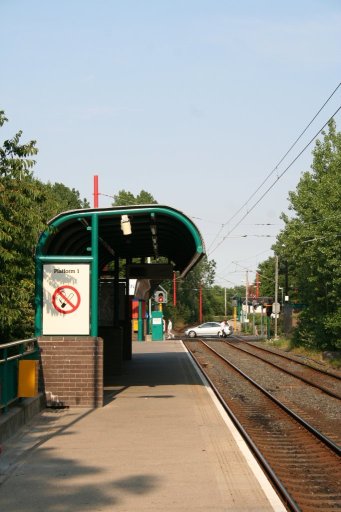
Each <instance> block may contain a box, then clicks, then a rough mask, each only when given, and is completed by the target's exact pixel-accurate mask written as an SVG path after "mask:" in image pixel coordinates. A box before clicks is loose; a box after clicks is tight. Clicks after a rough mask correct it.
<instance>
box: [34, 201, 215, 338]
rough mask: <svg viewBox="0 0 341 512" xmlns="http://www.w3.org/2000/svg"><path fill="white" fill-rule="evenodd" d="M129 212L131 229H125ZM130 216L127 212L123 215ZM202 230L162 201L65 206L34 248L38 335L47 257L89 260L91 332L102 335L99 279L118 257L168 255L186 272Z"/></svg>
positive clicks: (200, 251) (198, 254) (200, 252)
mask: <svg viewBox="0 0 341 512" xmlns="http://www.w3.org/2000/svg"><path fill="white" fill-rule="evenodd" d="M123 215H126V216H128V220H129V222H130V226H131V234H129V235H126V234H124V233H123V230H122V225H121V221H122V216H123ZM125 219H126V218H125ZM204 254H205V248H204V242H203V239H202V236H201V234H200V232H199V230H198V228H197V227H196V226H195V224H194V223H193V222H192V221H191V220H190V219H189V218H188V217H187V216H186V215H185V214H184V213H182V212H180V211H178V210H176V209H174V208H171V207H169V206H163V205H137V206H128V207H127V206H121V207H114V208H96V209H83V210H72V211H67V212H63V213H61V214H60V215H58V216H56V217H54V218H53V219H51V220H50V221H49V222H48V227H47V229H46V230H45V231H44V232H43V233H42V235H41V236H40V239H39V241H38V244H37V248H36V293H35V301H36V321H35V330H36V336H39V335H41V334H42V300H43V299H42V298H43V289H42V288H43V285H42V283H43V264H44V263H84V262H88V263H90V272H91V280H90V283H91V290H90V309H91V311H90V316H91V328H90V332H91V335H92V336H97V335H98V279H99V275H100V271H101V270H102V269H103V268H104V267H105V265H107V264H108V263H109V262H111V261H112V260H114V259H116V260H117V259H125V260H126V261H127V262H129V261H131V260H132V259H137V258H140V260H141V261H145V260H146V259H147V258H154V259H157V258H159V257H164V258H166V259H167V260H168V262H169V263H170V264H171V265H172V266H173V270H174V271H178V272H179V273H180V276H181V277H184V276H185V275H186V274H187V273H188V272H189V271H190V270H191V269H192V268H193V267H194V266H195V265H196V264H197V263H198V262H199V261H200V259H201V258H202V257H203V256H204Z"/></svg>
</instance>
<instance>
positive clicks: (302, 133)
mask: <svg viewBox="0 0 341 512" xmlns="http://www.w3.org/2000/svg"><path fill="white" fill-rule="evenodd" d="M340 86H341V82H339V84H338V85H337V86H336V87H335V89H334V90H333V92H332V93H331V94H330V95H329V97H328V98H327V99H326V101H325V102H324V103H323V105H322V106H321V107H320V108H319V110H318V111H317V112H316V114H315V115H314V117H313V118H312V119H311V121H310V122H309V123H308V124H307V126H306V127H305V128H304V130H303V131H302V132H301V133H300V135H299V136H298V137H297V138H296V140H295V141H294V142H293V143H292V144H291V146H290V147H289V149H288V150H287V151H286V153H285V154H284V155H283V156H282V158H281V159H280V161H279V162H278V163H277V164H276V166H275V167H274V168H273V169H272V171H271V172H270V173H269V174H268V175H267V176H266V177H265V178H264V180H263V181H262V183H261V184H260V185H259V186H258V188H257V189H256V190H255V191H254V192H253V193H252V194H251V195H250V196H249V197H248V199H247V200H246V201H245V203H243V205H242V206H241V207H240V208H239V209H238V210H237V211H236V212H235V213H234V214H233V215H232V217H230V218H229V219H228V220H227V221H226V222H224V223H222V224H221V227H220V230H219V231H218V233H217V235H216V236H215V238H214V239H213V241H212V242H211V244H210V246H209V247H208V251H210V249H211V247H212V246H213V245H214V243H215V242H216V240H217V239H218V238H219V236H220V234H221V232H222V231H223V229H224V227H225V226H226V225H227V224H229V223H230V222H231V221H232V220H233V219H234V218H235V217H237V215H238V214H239V213H240V212H241V211H242V210H243V208H245V206H246V205H247V204H248V203H249V202H250V201H251V199H252V198H253V197H254V196H255V195H256V194H257V192H258V191H259V190H260V189H261V188H262V187H263V185H264V184H265V183H266V182H267V181H268V179H269V178H270V177H271V176H272V175H273V173H274V172H275V171H277V170H278V167H279V166H280V164H281V163H282V162H283V161H284V159H285V158H286V157H287V156H288V154H289V153H290V152H291V151H292V149H293V148H294V147H295V146H296V144H297V143H298V141H299V140H300V139H301V138H302V137H303V135H304V134H305V133H306V131H307V130H308V128H309V127H310V126H311V125H312V123H313V122H314V121H315V119H316V118H317V116H318V115H319V114H320V113H321V111H322V110H323V109H324V107H325V106H326V105H327V103H328V102H329V101H330V100H331V98H332V97H333V96H334V94H335V93H336V92H337V90H338V89H339V88H340ZM334 115H335V114H334ZM328 122H329V121H328ZM322 129H323V128H322ZM320 131H321V130H320ZM320 131H319V132H318V133H320ZM219 245H220V244H219ZM214 250H215V249H213V250H212V251H211V252H213V251H214Z"/></svg>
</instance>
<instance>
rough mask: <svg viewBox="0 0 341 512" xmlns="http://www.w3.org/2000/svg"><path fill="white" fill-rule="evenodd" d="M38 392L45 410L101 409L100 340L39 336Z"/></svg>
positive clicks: (101, 373)
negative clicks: (44, 397)
mask: <svg viewBox="0 0 341 512" xmlns="http://www.w3.org/2000/svg"><path fill="white" fill-rule="evenodd" d="M38 343H39V347H40V350H41V364H40V375H39V382H40V389H41V391H43V392H44V393H45V396H46V403H47V405H48V406H59V407H89V408H95V407H102V406H103V340H102V338H97V337H87V336H41V337H40V338H38Z"/></svg>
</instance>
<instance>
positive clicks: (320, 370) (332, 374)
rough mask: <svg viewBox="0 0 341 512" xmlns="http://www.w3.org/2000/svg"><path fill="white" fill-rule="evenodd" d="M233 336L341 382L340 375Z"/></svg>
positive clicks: (256, 347) (234, 335)
mask: <svg viewBox="0 0 341 512" xmlns="http://www.w3.org/2000/svg"><path fill="white" fill-rule="evenodd" d="M232 336H233V337H234V338H236V339H237V340H239V341H242V342H243V343H246V344H247V345H249V346H250V347H253V348H254V349H256V350H261V351H263V352H266V353H270V354H274V355H276V356H278V357H281V358H283V359H286V360H287V361H292V362H293V363H297V364H300V365H302V366H306V367H307V368H311V369H312V370H315V371H316V372H320V373H322V374H323V375H328V377H331V378H334V379H336V380H341V376H339V375H335V374H334V373H329V372H326V371H325V370H322V369H321V368H315V366H310V365H309V364H306V363H304V362H303V361H299V360H298V359H293V358H292V357H288V356H287V355H284V354H279V353H278V352H273V351H272V350H268V349H267V348H264V347H259V346H258V345H253V344H251V345H250V344H249V343H247V342H246V341H245V339H244V338H242V337H241V336H237V335H236V334H233V335H232ZM225 341H227V340H225ZM251 341H252V340H251Z"/></svg>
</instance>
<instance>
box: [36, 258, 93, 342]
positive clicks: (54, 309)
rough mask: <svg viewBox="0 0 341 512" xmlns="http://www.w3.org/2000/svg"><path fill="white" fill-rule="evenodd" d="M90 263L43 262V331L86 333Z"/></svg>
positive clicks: (48, 332)
mask: <svg viewBox="0 0 341 512" xmlns="http://www.w3.org/2000/svg"><path fill="white" fill-rule="evenodd" d="M89 296H90V265H89V264H88V263H69V264H68V263H66V264H53V265H44V274H43V334H51V335H52V334H64V335H68V334H75V335H77V334H79V335H87V334H90V300H89Z"/></svg>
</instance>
